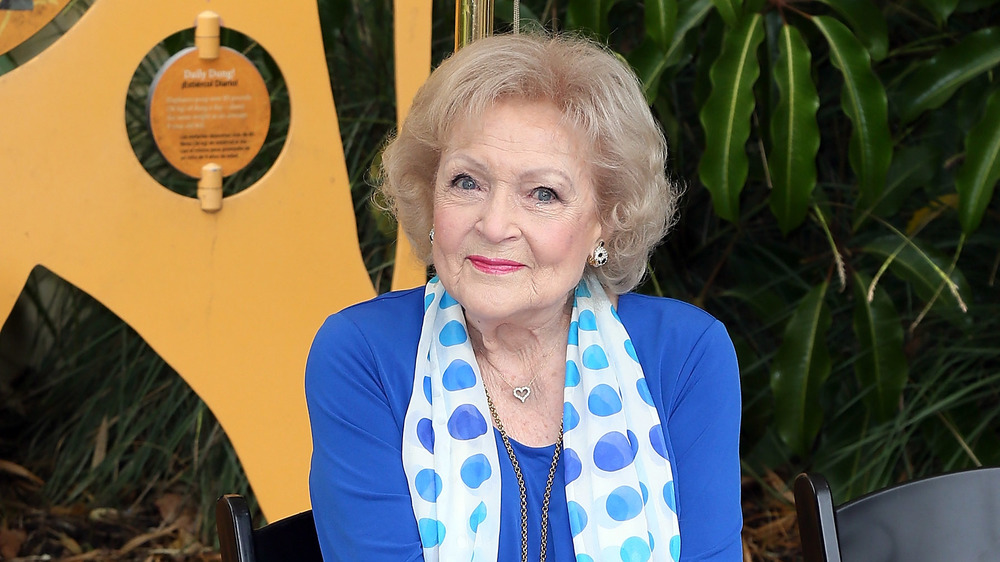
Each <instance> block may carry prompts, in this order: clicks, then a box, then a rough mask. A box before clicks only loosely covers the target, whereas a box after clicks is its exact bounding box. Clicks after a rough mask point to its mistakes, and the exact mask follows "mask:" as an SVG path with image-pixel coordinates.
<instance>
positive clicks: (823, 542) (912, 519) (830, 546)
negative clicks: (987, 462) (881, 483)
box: [794, 467, 1000, 562]
mask: <svg viewBox="0 0 1000 562" xmlns="http://www.w3.org/2000/svg"><path fill="white" fill-rule="evenodd" d="M794 491H795V508H796V512H797V517H798V523H799V536H800V540H801V543H802V554H803V558H804V560H805V562H842V561H843V560H847V562H854V560H856V559H857V557H858V556H860V553H861V552H864V553H865V556H864V558H865V559H866V562H867V561H868V560H875V559H876V558H877V559H878V560H901V559H906V560H907V562H915V561H916V560H918V559H926V560H980V559H983V560H985V559H986V558H982V556H984V555H986V556H992V555H993V554H998V553H1000V467H993V468H979V469H973V470H966V471H959V472H952V473H947V474H941V475H937V476H932V477H929V478H922V479H918V480H912V481H909V482H905V483H902V484H898V485H895V486H890V487H887V488H883V489H881V490H876V491H874V492H872V493H870V494H866V495H864V496H861V497H859V498H856V499H853V500H851V501H848V502H845V503H843V504H841V505H840V506H839V507H837V506H834V502H833V494H832V492H831V490H830V485H829V483H828V482H827V481H826V478H824V477H823V476H822V475H820V474H816V473H802V474H799V475H798V476H797V477H796V479H795V485H794ZM901 514H902V516H900V515H901ZM842 540H843V541H847V542H844V543H843V544H844V545H845V548H846V550H845V549H844V548H841V541H842ZM914 545H916V546H914ZM907 553H908V554H907ZM986 553H990V554H986ZM848 554H853V557H852V556H849V555H848ZM922 555H926V558H922V557H921V556H922ZM990 559H993V558H990Z"/></svg>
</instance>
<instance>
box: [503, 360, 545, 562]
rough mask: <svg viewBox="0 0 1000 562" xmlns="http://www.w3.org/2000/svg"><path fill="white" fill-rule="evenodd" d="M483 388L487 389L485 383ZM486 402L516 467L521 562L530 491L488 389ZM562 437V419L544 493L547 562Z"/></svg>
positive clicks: (525, 550) (524, 552) (525, 554)
mask: <svg viewBox="0 0 1000 562" xmlns="http://www.w3.org/2000/svg"><path fill="white" fill-rule="evenodd" d="M536 376H537V375H536ZM501 378H503V377H501ZM504 382H507V381H504ZM508 384H509V383H508ZM528 384H531V383H528ZM483 389H484V390H486V385H485V384H484V385H483ZM515 396H517V394H515ZM521 402H524V399H521ZM486 404H487V405H488V406H489V407H490V415H491V416H492V417H493V423H494V424H496V426H497V431H499V432H500V438H501V439H503V446H504V448H506V449H507V456H508V457H510V464H511V466H513V467H514V476H516V477H517V491H518V493H519V494H520V495H521V562H528V493H527V492H526V491H525V488H524V476H523V475H522V474H521V465H520V463H518V462H517V456H516V455H515V454H514V448H513V447H511V446H510V439H509V438H508V437H507V432H506V431H504V429H503V422H501V421H500V416H499V415H498V414H497V409H496V408H495V407H494V406H493V400H491V399H490V391H489V390H486ZM562 438H563V424H562V422H561V421H560V422H559V438H558V439H557V440H556V452H555V453H554V454H553V455H552V465H551V466H549V478H548V480H546V482H545V493H544V494H543V495H542V549H541V555H540V556H539V558H538V560H539V562H545V547H546V543H547V542H548V538H549V499H550V498H551V497H552V482H554V481H555V478H556V465H557V464H559V455H560V453H561V452H562Z"/></svg>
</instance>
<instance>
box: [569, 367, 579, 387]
mask: <svg viewBox="0 0 1000 562" xmlns="http://www.w3.org/2000/svg"><path fill="white" fill-rule="evenodd" d="M578 384H580V368H579V367H577V366H576V361H567V362H566V386H569V387H573V386H576V385H578Z"/></svg>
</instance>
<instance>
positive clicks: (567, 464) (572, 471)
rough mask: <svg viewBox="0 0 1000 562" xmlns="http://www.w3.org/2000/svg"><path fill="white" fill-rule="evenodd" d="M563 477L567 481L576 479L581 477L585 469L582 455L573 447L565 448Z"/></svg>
mask: <svg viewBox="0 0 1000 562" xmlns="http://www.w3.org/2000/svg"><path fill="white" fill-rule="evenodd" d="M562 463H563V478H565V479H566V483H567V484H569V483H570V482H572V481H574V480H576V479H577V478H579V477H580V473H581V472H582V471H583V463H581V462H580V455H578V454H576V451H574V450H573V449H564V450H563V460H562Z"/></svg>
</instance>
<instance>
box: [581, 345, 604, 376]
mask: <svg viewBox="0 0 1000 562" xmlns="http://www.w3.org/2000/svg"><path fill="white" fill-rule="evenodd" d="M583 366H584V367H586V368H588V369H593V370H595V371H600V370H601V369H606V368H607V367H608V356H607V355H605V354H604V350H603V349H601V346H599V345H592V346H590V347H588V348H587V349H584V350H583Z"/></svg>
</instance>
